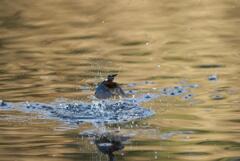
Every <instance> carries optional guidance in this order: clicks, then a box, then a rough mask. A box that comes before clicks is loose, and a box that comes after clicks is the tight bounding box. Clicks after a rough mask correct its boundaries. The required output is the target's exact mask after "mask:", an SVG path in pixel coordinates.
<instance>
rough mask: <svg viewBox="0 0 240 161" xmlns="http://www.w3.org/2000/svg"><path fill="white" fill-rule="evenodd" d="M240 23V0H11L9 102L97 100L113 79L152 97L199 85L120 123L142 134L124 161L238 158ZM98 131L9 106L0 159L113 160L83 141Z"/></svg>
mask: <svg viewBox="0 0 240 161" xmlns="http://www.w3.org/2000/svg"><path fill="white" fill-rule="evenodd" d="M239 26H240V1H239V0H211V1H208V0H182V1H179V0H161V1H160V0H121V1H117V0H111V1H110V0H102V1H97V0H90V1H83V0H68V1H64V0H42V1H34V0H22V1H17V0H11V1H9V0H1V1H0V99H3V100H7V101H10V102H20V101H21V102H24V101H37V102H50V101H53V100H55V99H56V98H66V99H74V100H81V101H89V100H91V96H92V95H93V94H94V88H95V86H96V84H97V83H98V82H99V81H101V80H103V79H104V77H105V76H106V75H107V74H108V73H118V74H119V76H118V78H117V81H118V82H120V83H122V84H123V87H124V89H128V88H130V87H131V83H138V84H140V85H138V86H136V87H131V88H133V89H136V90H139V91H143V92H144V91H145V92H147V91H148V90H151V89H155V88H162V87H168V86H173V85H176V84H179V83H184V82H189V83H195V84H197V85H198V86H199V87H198V88H196V89H193V92H192V93H193V98H190V99H189V100H187V101H186V100H183V99H181V98H180V97H162V98H159V99H156V100H153V101H151V102H147V103H145V104H143V106H144V107H146V108H151V109H152V110H154V111H155V112H156V114H155V116H153V117H151V118H149V119H146V120H142V121H137V122H131V123H127V124H121V125H119V126H120V128H121V130H122V131H125V132H126V133H129V134H134V136H133V137H132V138H131V139H129V140H128V142H127V143H125V149H124V153H120V152H119V153H117V160H126V161H150V160H164V161H180V160H181V161H182V160H194V161H200V160H201V161H202V160H204V161H237V160H240V155H239V154H240V126H239V125H240V119H239V114H240V109H239V103H240V99H239V90H240V87H239V81H240V80H239V76H240V70H239V69H240V63H239V62H240V59H239V58H240V46H239V44H240V30H239ZM211 75H213V77H215V76H217V79H216V80H212V79H211V78H209V76H211ZM146 81H147V82H153V83H147V82H146ZM141 82H145V83H141ZM91 128H93V127H92V125H90V124H84V125H80V126H79V127H77V128H71V127H69V126H68V125H65V124H64V123H63V122H60V121H57V120H52V119H43V118H41V117H39V116H38V115H37V114H34V113H33V114H31V113H24V112H20V111H18V110H17V109H16V110H0V160H1V161H30V160H35V161H37V160H44V161H55V160H58V161H77V160H79V161H80V160H83V161H96V160H107V158H106V157H105V156H102V154H101V153H100V152H98V150H97V149H96V147H95V146H94V145H93V144H92V142H91V141H89V140H88V139H84V138H82V137H79V133H80V132H83V131H85V130H88V129H91ZM109 128H110V129H111V128H114V125H112V126H110V125H109Z"/></svg>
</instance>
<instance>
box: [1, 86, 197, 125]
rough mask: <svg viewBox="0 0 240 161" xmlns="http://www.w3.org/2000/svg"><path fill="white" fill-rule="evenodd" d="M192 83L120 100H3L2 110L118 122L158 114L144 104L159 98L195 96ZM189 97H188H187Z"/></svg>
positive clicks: (73, 121)
mask: <svg viewBox="0 0 240 161" xmlns="http://www.w3.org/2000/svg"><path fill="white" fill-rule="evenodd" d="M195 87H196V86H194V87H192V86H190V85H186V84H185V85H182V86H174V87H167V88H163V89H154V92H155V93H150V92H149V93H145V94H139V93H138V91H135V92H134V93H133V92H132V97H129V98H123V99H120V100H96V99H95V100H94V99H93V100H92V101H91V102H82V101H73V100H67V99H58V100H56V101H54V102H50V103H37V102H20V103H10V102H4V101H1V102H0V109H11V108H15V109H17V110H21V111H24V112H34V113H39V114H41V115H42V116H43V117H46V118H53V119H59V120H61V121H64V122H66V123H70V124H80V123H84V122H88V123H92V124H114V123H124V122H130V121H133V120H139V119H144V118H147V117H150V116H152V115H154V111H152V110H150V109H146V108H143V107H141V105H140V104H141V103H143V102H148V101H152V100H154V99H158V98H159V97H162V96H180V95H181V96H183V97H184V98H185V100H189V99H191V98H192V96H193V95H192V94H191V93H189V92H190V88H195ZM186 97H187V98H186Z"/></svg>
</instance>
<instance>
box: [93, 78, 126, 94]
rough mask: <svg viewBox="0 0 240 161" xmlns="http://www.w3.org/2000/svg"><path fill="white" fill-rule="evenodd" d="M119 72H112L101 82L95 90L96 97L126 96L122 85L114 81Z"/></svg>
mask: <svg viewBox="0 0 240 161" xmlns="http://www.w3.org/2000/svg"><path fill="white" fill-rule="evenodd" d="M116 76H117V74H110V75H108V76H107V79H105V80H104V81H103V82H101V83H99V84H98V86H97V88H96V90H95V97H96V98H98V99H108V98H119V97H125V96H126V94H125V93H124V91H123V89H122V88H121V86H120V85H119V84H118V83H116V82H114V78H115V77H116Z"/></svg>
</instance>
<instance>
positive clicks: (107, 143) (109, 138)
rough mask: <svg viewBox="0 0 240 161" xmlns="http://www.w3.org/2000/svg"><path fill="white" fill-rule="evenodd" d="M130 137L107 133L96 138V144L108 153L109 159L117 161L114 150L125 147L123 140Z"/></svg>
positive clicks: (103, 151) (104, 152)
mask: <svg viewBox="0 0 240 161" xmlns="http://www.w3.org/2000/svg"><path fill="white" fill-rule="evenodd" d="M128 139H129V137H124V136H118V135H112V134H110V133H105V134H103V135H101V136H98V137H97V138H96V139H95V144H96V146H97V148H98V150H99V151H101V152H102V153H103V154H106V155H108V158H109V161H115V160H116V159H115V156H114V154H113V153H114V152H115V151H119V150H122V149H123V148H124V145H123V143H122V142H123V141H126V140H128Z"/></svg>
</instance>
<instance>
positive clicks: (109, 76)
mask: <svg viewBox="0 0 240 161" xmlns="http://www.w3.org/2000/svg"><path fill="white" fill-rule="evenodd" d="M116 76H117V74H111V75H108V77H107V81H109V82H112V81H113V80H114V78H115V77H116Z"/></svg>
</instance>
